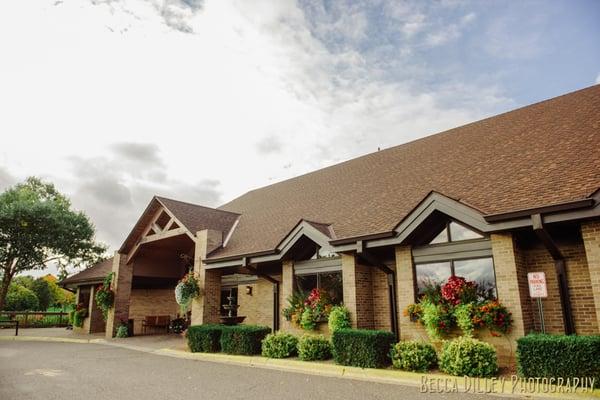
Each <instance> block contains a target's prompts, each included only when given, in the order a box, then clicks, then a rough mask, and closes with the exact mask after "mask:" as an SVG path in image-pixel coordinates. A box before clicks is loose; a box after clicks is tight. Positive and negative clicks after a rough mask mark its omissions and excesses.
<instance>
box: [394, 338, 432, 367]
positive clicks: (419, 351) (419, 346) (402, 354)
mask: <svg viewBox="0 0 600 400" xmlns="http://www.w3.org/2000/svg"><path fill="white" fill-rule="evenodd" d="M392 364H393V365H394V368H398V369H403V370H406V371H415V372H427V371H428V370H430V369H431V368H433V367H435V366H436V365H437V354H436V352H435V349H434V348H433V346H432V345H431V344H429V343H427V342H423V341H420V340H411V341H406V342H399V343H396V345H395V346H394V347H393V348H392Z"/></svg>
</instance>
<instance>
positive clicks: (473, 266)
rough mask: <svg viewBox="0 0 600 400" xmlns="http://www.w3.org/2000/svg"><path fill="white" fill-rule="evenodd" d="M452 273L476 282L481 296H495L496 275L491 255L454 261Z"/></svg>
mask: <svg viewBox="0 0 600 400" xmlns="http://www.w3.org/2000/svg"><path fill="white" fill-rule="evenodd" d="M454 274H455V275H456V276H462V277H463V278H465V279H466V280H468V281H475V282H477V289H478V291H479V293H480V295H481V296H482V297H485V298H496V277H495V275H494V261H493V260H492V258H491V257H489V258H477V259H474V260H460V261H454Z"/></svg>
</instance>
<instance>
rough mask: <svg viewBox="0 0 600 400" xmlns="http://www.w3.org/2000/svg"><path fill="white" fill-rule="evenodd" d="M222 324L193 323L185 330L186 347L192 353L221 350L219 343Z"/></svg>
mask: <svg viewBox="0 0 600 400" xmlns="http://www.w3.org/2000/svg"><path fill="white" fill-rule="evenodd" d="M222 329H223V325H217V324H205V325H193V326H190V327H189V328H188V330H187V333H186V337H187V341H188V347H189V348H190V351H191V352H192V353H198V352H202V353H216V352H218V351H219V350H221V345H220V343H219V341H220V339H221V331H222Z"/></svg>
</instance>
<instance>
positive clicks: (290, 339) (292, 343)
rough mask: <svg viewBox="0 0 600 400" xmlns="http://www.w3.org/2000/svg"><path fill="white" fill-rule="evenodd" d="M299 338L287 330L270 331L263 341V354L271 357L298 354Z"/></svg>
mask: <svg viewBox="0 0 600 400" xmlns="http://www.w3.org/2000/svg"><path fill="white" fill-rule="evenodd" d="M297 346H298V338H297V337H296V336H294V335H291V334H289V333H285V332H276V333H270V334H268V335H267V337H265V338H264V340H263V341H262V355H263V357H269V358H286V357H291V356H293V355H295V354H296V347H297Z"/></svg>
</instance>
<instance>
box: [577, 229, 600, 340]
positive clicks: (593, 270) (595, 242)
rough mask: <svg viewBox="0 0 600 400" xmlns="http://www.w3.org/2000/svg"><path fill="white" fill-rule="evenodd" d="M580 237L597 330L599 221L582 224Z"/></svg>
mask: <svg viewBox="0 0 600 400" xmlns="http://www.w3.org/2000/svg"><path fill="white" fill-rule="evenodd" d="M581 236H582V239H583V244H584V247H585V254H586V261H587V264H588V271H589V275H590V286H591V287H592V293H593V296H594V309H595V316H596V329H598V326H600V220H597V221H587V222H582V223H581ZM596 333H598V332H597V331H596Z"/></svg>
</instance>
